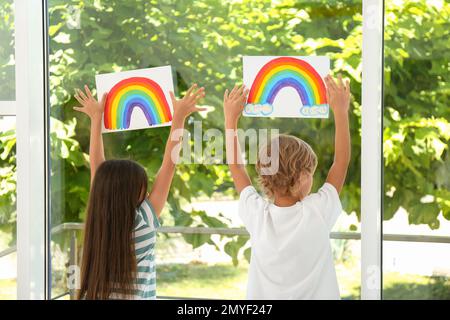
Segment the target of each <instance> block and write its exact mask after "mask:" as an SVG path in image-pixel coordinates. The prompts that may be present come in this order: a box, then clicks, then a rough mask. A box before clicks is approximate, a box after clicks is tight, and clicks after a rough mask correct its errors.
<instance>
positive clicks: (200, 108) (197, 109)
mask: <svg viewBox="0 0 450 320" xmlns="http://www.w3.org/2000/svg"><path fill="white" fill-rule="evenodd" d="M194 109H195V111H198V112H200V111H206V110H208V108H205V107H195V108H194Z"/></svg>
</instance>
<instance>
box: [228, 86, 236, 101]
mask: <svg viewBox="0 0 450 320" xmlns="http://www.w3.org/2000/svg"><path fill="white" fill-rule="evenodd" d="M237 89H238V85H237V84H236V85H235V86H234V88H233V90H231V93H230V96H229V97H230V99H233V98H234V95H235V94H236V91H237Z"/></svg>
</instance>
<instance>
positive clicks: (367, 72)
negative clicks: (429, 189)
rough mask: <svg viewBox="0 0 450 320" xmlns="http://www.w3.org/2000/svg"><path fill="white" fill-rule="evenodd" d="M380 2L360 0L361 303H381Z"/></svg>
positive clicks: (381, 128)
mask: <svg viewBox="0 0 450 320" xmlns="http://www.w3.org/2000/svg"><path fill="white" fill-rule="evenodd" d="M383 19H384V1H383V0H363V48H362V101H361V107H362V111H361V120H362V125H361V299H363V300H381V299H382V289H383V286H382V264H381V263H382V232H383V231H382V218H383V217H382V211H383V203H382V199H383V197H382V196H383V194H382V191H383V184H382V163H383V157H382V156H383V154H382V149H383V144H382V143H383V140H382V137H383V135H382V130H383V108H382V106H383V68H384V66H383V33H384V23H383Z"/></svg>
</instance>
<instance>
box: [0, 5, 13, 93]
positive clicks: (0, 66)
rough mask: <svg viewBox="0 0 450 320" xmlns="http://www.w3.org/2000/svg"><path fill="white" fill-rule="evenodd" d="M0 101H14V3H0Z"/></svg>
mask: <svg viewBox="0 0 450 320" xmlns="http://www.w3.org/2000/svg"><path fill="white" fill-rule="evenodd" d="M0 39H1V40H0V83H1V84H2V85H1V86H0V101H2V100H3V101H13V100H15V99H16V93H15V90H16V83H15V81H16V80H15V63H14V1H13V0H2V1H1V3H0Z"/></svg>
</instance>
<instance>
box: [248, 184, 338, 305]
mask: <svg viewBox="0 0 450 320" xmlns="http://www.w3.org/2000/svg"><path fill="white" fill-rule="evenodd" d="M341 211H342V206H341V202H340V200H339V195H338V193H337V191H336V189H335V188H334V186H333V185H331V184H329V183H325V184H324V185H323V186H322V187H321V188H320V189H319V191H318V192H317V193H312V194H310V195H308V196H307V197H305V198H304V199H303V200H302V201H299V202H297V203H296V204H294V205H293V206H291V207H278V206H276V205H274V204H272V203H269V202H268V201H266V200H264V199H263V198H262V197H261V196H260V195H259V194H258V192H257V191H256V190H255V188H254V187H253V186H248V187H246V188H244V190H242V191H241V194H240V198H239V215H240V217H241V219H242V220H243V222H244V225H245V227H246V228H247V230H248V232H249V233H250V241H251V245H252V255H251V262H250V270H249V278H248V288H247V299H311V300H315V299H320V300H322V299H324V300H331V299H340V295H339V287H338V283H337V278H336V271H335V269H334V264H333V255H332V252H331V245H330V239H329V234H330V231H331V228H332V227H333V225H334V224H335V222H336V220H337V218H338V216H339V214H340V213H341Z"/></svg>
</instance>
